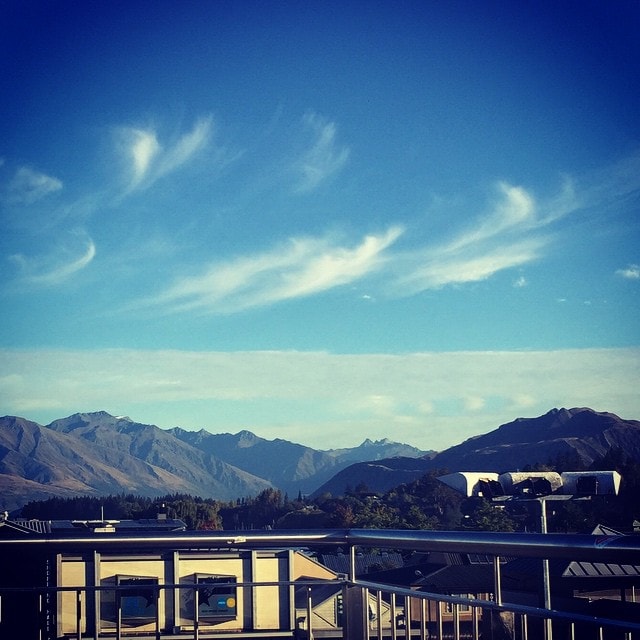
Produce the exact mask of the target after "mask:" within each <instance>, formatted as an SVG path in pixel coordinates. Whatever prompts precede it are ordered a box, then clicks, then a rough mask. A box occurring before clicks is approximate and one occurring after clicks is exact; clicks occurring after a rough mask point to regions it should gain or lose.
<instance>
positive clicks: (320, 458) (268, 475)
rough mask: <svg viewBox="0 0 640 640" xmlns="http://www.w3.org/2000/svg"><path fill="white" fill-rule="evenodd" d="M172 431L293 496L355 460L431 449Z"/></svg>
mask: <svg viewBox="0 0 640 640" xmlns="http://www.w3.org/2000/svg"><path fill="white" fill-rule="evenodd" d="M169 433H171V434H173V435H174V436H175V437H176V438H179V439H180V440H182V441H184V442H187V443H189V444H190V445H191V446H193V447H196V448H198V449H201V450H202V451H205V452H207V453H210V454H213V455H216V456H217V457H219V458H221V459H222V460H224V461H225V462H227V463H229V464H232V465H234V466H235V467H237V468H238V469H244V470H245V471H249V472H251V473H252V474H254V475H256V476H259V477H261V478H265V479H266V480H268V481H269V482H270V483H272V484H273V486H275V487H278V488H279V489H280V490H282V491H284V492H286V493H289V495H290V497H291V498H295V496H296V495H297V494H298V492H299V491H301V492H302V493H303V494H309V493H311V492H312V491H313V490H315V489H316V488H317V487H318V486H319V485H321V484H322V483H324V482H326V481H327V480H329V478H331V477H333V476H334V475H335V474H336V473H338V472H339V471H340V470H341V469H344V468H345V467H346V466H348V465H350V464H352V463H353V462H355V461H358V462H359V461H362V460H380V459H383V458H388V457H391V456H394V457H395V456H406V457H413V458H419V457H421V456H424V455H426V454H427V453H428V452H425V451H421V450H420V449H416V448H415V447H412V446H410V445H406V444H400V443H397V442H391V441H390V440H387V439H384V440H377V441H375V442H374V441H371V440H369V439H367V440H365V441H364V442H363V443H362V444H361V445H360V446H358V447H353V448H348V449H330V450H327V451H319V450H316V449H311V448H310V447H305V446H304V445H301V444H296V443H294V442H289V441H288V440H282V439H280V438H277V439H275V440H265V439H264V438H260V437H258V436H256V435H255V434H253V433H251V432H250V431H240V432H239V433H236V434H231V433H222V434H213V433H210V432H208V431H205V430H204V429H202V430H200V431H197V432H194V431H185V430H184V429H180V428H174V429H171V430H170V431H169Z"/></svg>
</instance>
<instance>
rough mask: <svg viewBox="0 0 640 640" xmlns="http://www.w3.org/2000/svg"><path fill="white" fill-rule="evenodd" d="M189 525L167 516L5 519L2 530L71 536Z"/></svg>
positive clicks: (169, 529) (174, 529)
mask: <svg viewBox="0 0 640 640" xmlns="http://www.w3.org/2000/svg"><path fill="white" fill-rule="evenodd" d="M186 528H187V525H186V524H185V523H184V522H183V521H182V520H177V519H171V518H167V519H165V520H161V519H156V518H143V519H140V520H105V521H101V520H26V519H24V520H23V519H18V520H3V521H0V530H2V532H3V535H4V536H5V537H7V536H8V535H12V534H16V533H19V534H26V535H29V534H34V533H36V534H46V535H51V536H64V537H66V536H69V535H74V534H77V533H78V532H84V531H100V530H102V531H104V530H105V529H107V530H113V531H116V532H118V533H127V532H134V531H153V532H156V533H157V532H163V531H165V532H171V531H185V530H186Z"/></svg>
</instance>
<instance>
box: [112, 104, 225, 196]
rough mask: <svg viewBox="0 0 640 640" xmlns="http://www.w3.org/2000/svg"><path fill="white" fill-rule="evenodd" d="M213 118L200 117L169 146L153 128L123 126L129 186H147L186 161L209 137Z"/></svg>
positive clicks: (123, 146)
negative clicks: (163, 142) (159, 137)
mask: <svg viewBox="0 0 640 640" xmlns="http://www.w3.org/2000/svg"><path fill="white" fill-rule="evenodd" d="M212 130H213V119H212V118H211V117H210V116H209V117H206V118H200V119H199V120H198V121H197V122H196V123H195V125H194V127H193V129H192V130H191V131H189V132H188V133H186V134H184V135H182V136H180V138H178V140H177V141H175V142H174V143H173V144H172V145H170V146H168V147H163V145H162V144H161V143H160V141H159V140H158V135H157V133H156V131H155V130H153V129H138V128H126V127H125V128H122V129H120V131H119V137H120V140H121V144H122V148H123V151H124V154H125V156H126V157H127V158H128V161H129V172H130V176H129V189H130V190H133V189H138V188H146V187H149V186H150V185H151V184H153V183H154V182H155V181H156V180H158V179H159V178H161V177H162V176H164V175H166V174H168V173H171V172H172V171H175V170H176V169H178V168H179V167H180V166H182V165H183V164H185V163H186V162H187V161H188V160H189V159H190V158H191V157H192V156H194V155H195V154H196V153H197V152H198V151H199V150H201V149H202V148H204V147H205V146H206V144H207V143H208V142H209V139H210V138H211V133H212Z"/></svg>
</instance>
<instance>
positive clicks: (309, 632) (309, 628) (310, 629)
mask: <svg viewBox="0 0 640 640" xmlns="http://www.w3.org/2000/svg"><path fill="white" fill-rule="evenodd" d="M312 615H313V603H312V602H311V587H310V586H308V587H307V640H313V625H312V623H311V616H312Z"/></svg>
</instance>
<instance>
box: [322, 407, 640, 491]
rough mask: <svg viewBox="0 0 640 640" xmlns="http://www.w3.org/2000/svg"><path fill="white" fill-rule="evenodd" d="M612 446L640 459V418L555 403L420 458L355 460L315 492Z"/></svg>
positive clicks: (500, 467)
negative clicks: (555, 406) (559, 406)
mask: <svg viewBox="0 0 640 640" xmlns="http://www.w3.org/2000/svg"><path fill="white" fill-rule="evenodd" d="M610 449H622V450H623V451H624V452H625V453H626V454H627V455H628V456H630V457H631V458H633V459H635V460H640V422H639V421H637V420H623V419H622V418H619V417H618V416H616V415H615V414H613V413H599V412H597V411H594V410H592V409H588V408H574V409H552V410H551V411H549V412H548V413H546V414H544V415H542V416H539V417H537V418H518V419H516V420H514V421H513V422H509V423H507V424H503V425H502V426H500V427H498V428H497V429H495V430H493V431H490V432H489V433H487V434H484V435H479V436H475V437H473V438H470V439H469V440H465V441H464V442H462V443H461V444H459V445H456V446H454V447H450V448H449V449H445V450H444V451H442V452H440V453H438V454H436V455H435V456H433V457H431V458H429V459H423V460H422V461H421V463H418V462H417V461H416V460H412V459H405V458H397V459H392V460H380V461H378V463H377V467H376V469H377V473H376V472H374V469H373V467H372V466H370V465H368V464H363V463H360V464H354V465H351V466H349V467H347V468H345V469H343V470H342V471H341V472H340V473H338V474H336V476H334V477H333V478H332V479H331V480H329V481H328V482H327V483H325V484H324V485H322V486H321V487H320V488H319V489H317V490H316V491H315V493H314V495H319V494H321V493H325V492H328V493H331V494H332V495H341V494H343V493H344V491H345V489H346V488H347V487H351V488H354V487H356V486H357V485H358V484H361V483H363V484H365V485H367V486H368V487H369V488H370V489H371V490H372V491H377V492H383V491H386V490H388V489H391V488H393V487H395V486H397V485H399V484H401V483H404V482H407V481H411V480H417V479H418V478H419V477H420V476H421V475H423V474H424V473H426V472H427V471H431V470H434V469H448V470H449V471H494V472H498V473H501V472H504V471H515V470H517V469H522V468H524V467H526V466H527V465H530V464H535V463H546V462H549V461H551V460H553V459H556V458H558V456H569V457H574V456H577V457H578V459H579V460H580V461H581V463H582V464H583V465H584V466H588V465H590V464H591V463H592V462H594V461H595V460H597V459H598V458H601V457H602V456H604V455H605V454H606V453H607V452H608V451H609V450H610Z"/></svg>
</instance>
